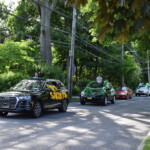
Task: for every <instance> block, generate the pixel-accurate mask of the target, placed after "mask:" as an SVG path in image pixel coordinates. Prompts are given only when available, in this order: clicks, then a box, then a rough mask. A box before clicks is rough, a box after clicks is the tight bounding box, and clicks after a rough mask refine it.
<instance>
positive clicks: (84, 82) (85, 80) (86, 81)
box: [77, 78, 91, 91]
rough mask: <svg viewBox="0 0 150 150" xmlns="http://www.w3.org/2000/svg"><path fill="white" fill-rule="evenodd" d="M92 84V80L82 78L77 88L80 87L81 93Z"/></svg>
mask: <svg viewBox="0 0 150 150" xmlns="http://www.w3.org/2000/svg"><path fill="white" fill-rule="evenodd" d="M90 82H91V80H89V79H87V78H82V79H80V80H79V81H78V82H77V86H78V87H80V91H81V90H82V89H84V88H85V87H86V85H87V84H88V83H90Z"/></svg>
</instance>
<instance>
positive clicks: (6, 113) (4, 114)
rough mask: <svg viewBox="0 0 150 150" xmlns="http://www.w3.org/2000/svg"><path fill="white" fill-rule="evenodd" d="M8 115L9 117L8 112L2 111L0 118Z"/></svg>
mask: <svg viewBox="0 0 150 150" xmlns="http://www.w3.org/2000/svg"><path fill="white" fill-rule="evenodd" d="M7 115H8V112H6V111H1V112H0V116H2V117H5V116H7Z"/></svg>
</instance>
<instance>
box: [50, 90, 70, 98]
mask: <svg viewBox="0 0 150 150" xmlns="http://www.w3.org/2000/svg"><path fill="white" fill-rule="evenodd" d="M50 96H51V99H54V100H63V99H65V98H67V97H68V95H67V94H66V93H65V92H50Z"/></svg>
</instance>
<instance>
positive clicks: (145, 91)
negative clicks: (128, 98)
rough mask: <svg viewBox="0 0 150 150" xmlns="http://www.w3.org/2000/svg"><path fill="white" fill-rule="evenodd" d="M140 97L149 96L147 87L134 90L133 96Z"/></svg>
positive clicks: (149, 91)
mask: <svg viewBox="0 0 150 150" xmlns="http://www.w3.org/2000/svg"><path fill="white" fill-rule="evenodd" d="M140 95H146V96H149V95H150V88H148V87H147V86H140V87H138V88H137V89H136V93H135V96H140Z"/></svg>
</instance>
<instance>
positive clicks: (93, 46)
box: [0, 0, 120, 61]
mask: <svg viewBox="0 0 150 150" xmlns="http://www.w3.org/2000/svg"><path fill="white" fill-rule="evenodd" d="M32 1H34V2H36V1H35V0H32ZM36 3H38V2H36ZM39 4H40V5H41V3H39ZM44 7H46V6H44ZM0 12H3V13H6V14H8V15H11V16H14V17H17V18H19V19H22V20H25V21H28V22H31V23H33V24H39V25H40V26H44V27H47V26H45V25H42V24H40V23H39V22H35V21H31V20H29V19H27V18H24V17H21V16H18V15H14V14H12V13H9V12H6V11H2V10H0ZM55 12H56V13H58V14H60V15H63V16H65V15H64V14H62V13H60V12H58V11H55ZM65 17H66V16H65ZM69 18H70V17H69ZM70 19H71V18H70ZM47 28H50V29H54V30H57V31H60V32H63V33H67V34H69V35H70V34H71V33H70V32H66V31H64V30H60V29H56V28H52V27H50V26H49V27H47ZM76 37H77V38H80V39H81V40H82V41H84V42H85V43H86V44H88V45H89V46H91V47H92V48H93V49H95V50H97V51H99V52H102V53H103V54H105V55H107V56H109V57H112V58H113V59H115V60H117V61H118V60H119V59H117V58H115V57H114V56H113V55H111V54H109V53H107V52H105V51H104V50H102V49H100V48H98V47H96V46H95V45H93V44H91V43H89V42H88V41H86V40H84V39H83V38H81V37H80V36H77V35H76ZM55 42H56V41H55ZM59 43H60V42H59ZM119 61H120V60H119Z"/></svg>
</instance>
